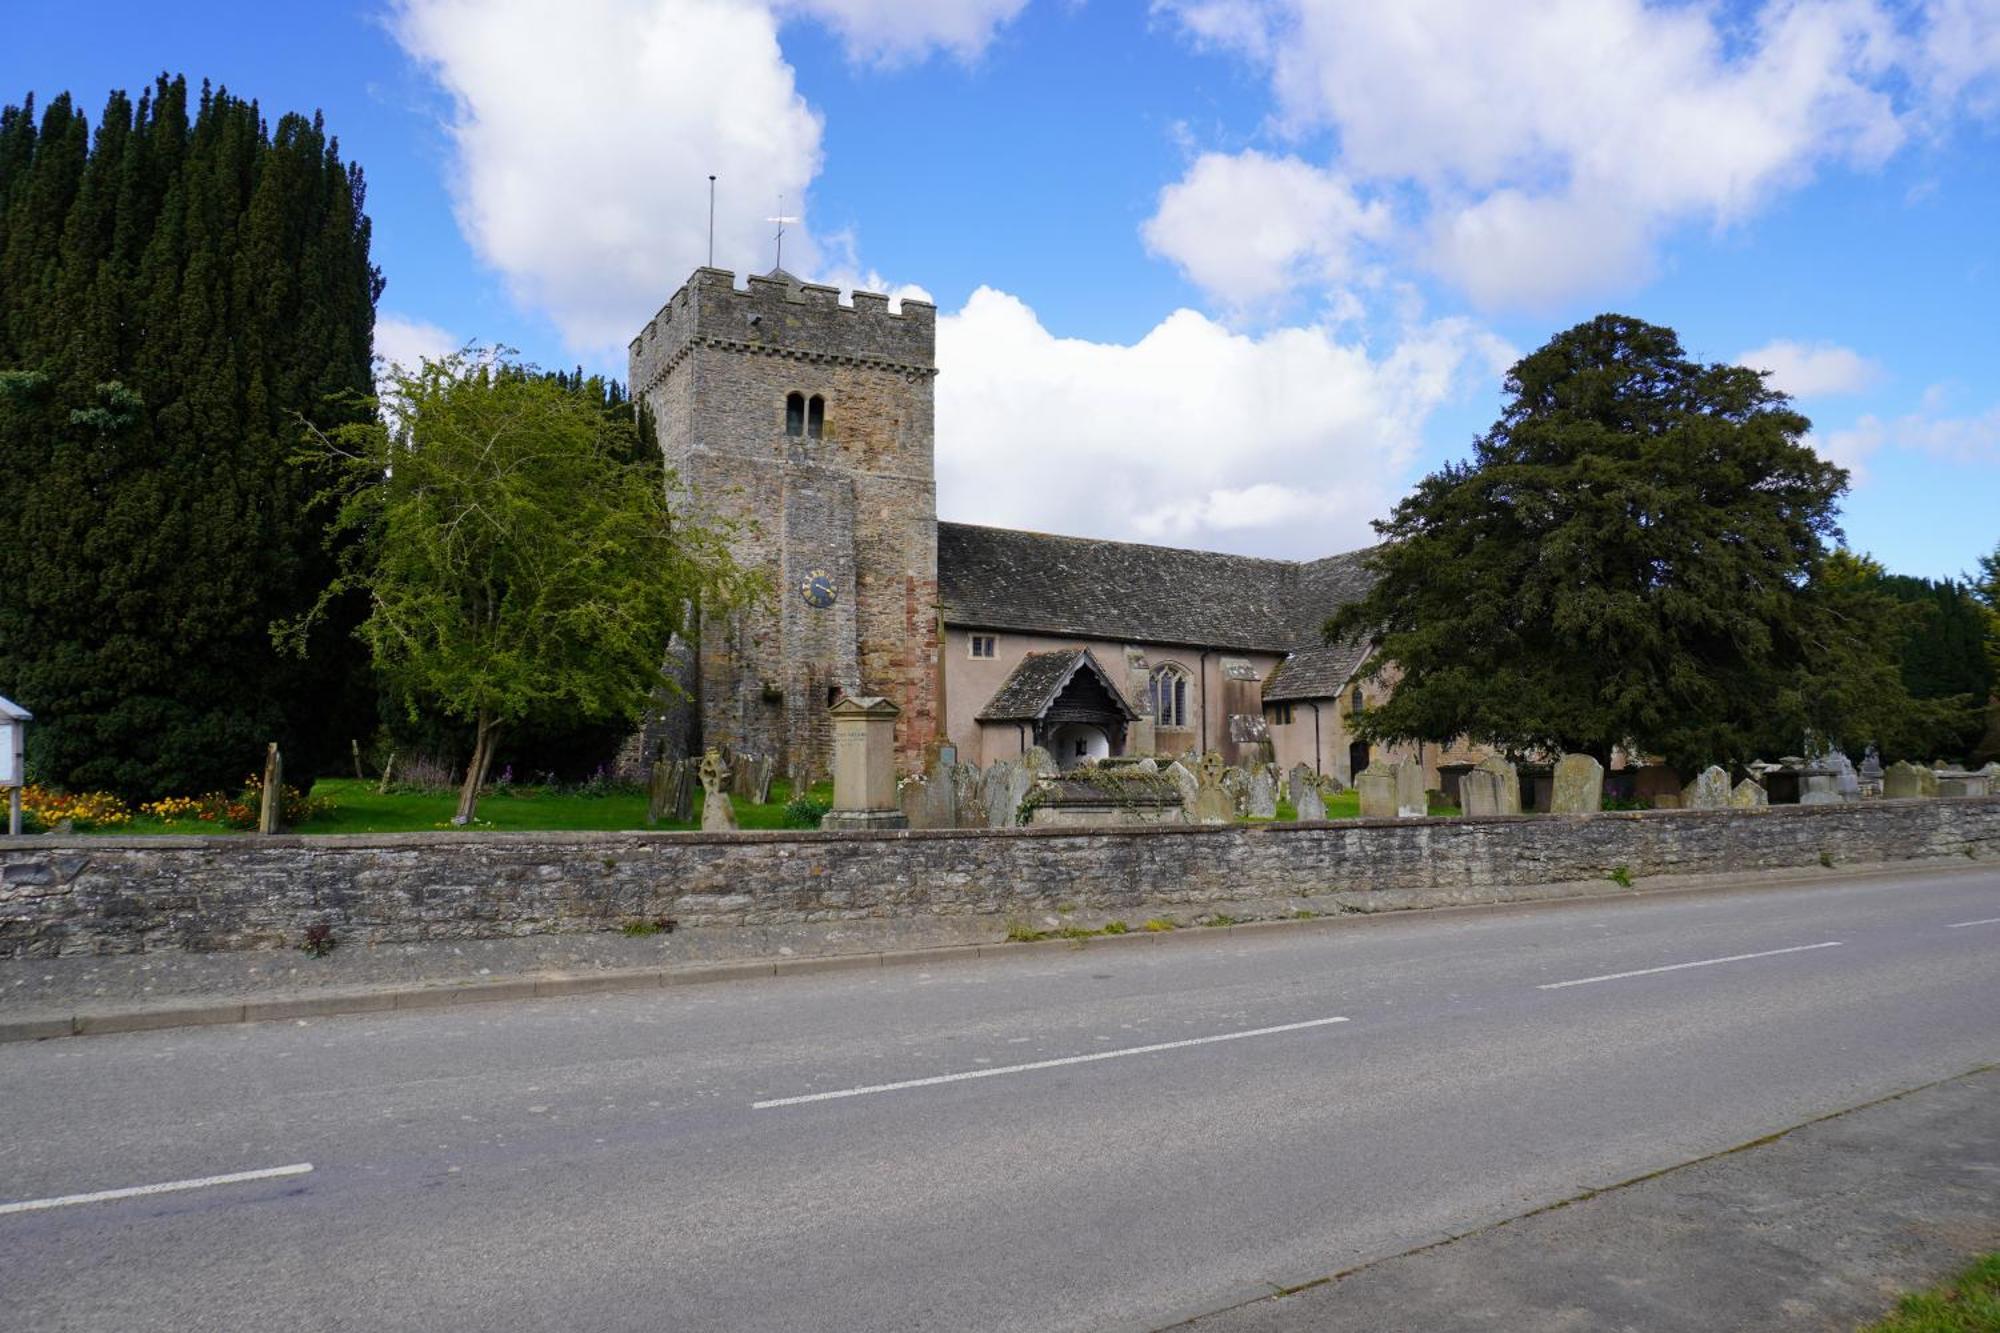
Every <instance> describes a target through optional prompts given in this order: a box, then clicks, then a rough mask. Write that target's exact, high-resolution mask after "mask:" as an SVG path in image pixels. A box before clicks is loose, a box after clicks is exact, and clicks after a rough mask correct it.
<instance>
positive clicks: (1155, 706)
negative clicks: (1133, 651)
mask: <svg viewBox="0 0 2000 1333" xmlns="http://www.w3.org/2000/svg"><path fill="white" fill-rule="evenodd" d="M1187 694H1188V678H1187V672H1185V671H1183V670H1181V669H1180V668H1179V667H1177V666H1175V665H1174V664H1173V663H1171V662H1168V663H1165V664H1163V665H1161V666H1157V667H1154V668H1153V674H1152V675H1150V676H1148V677H1147V678H1146V708H1147V711H1148V712H1150V713H1152V715H1153V722H1154V725H1156V726H1162V727H1185V726H1186V725H1187Z"/></svg>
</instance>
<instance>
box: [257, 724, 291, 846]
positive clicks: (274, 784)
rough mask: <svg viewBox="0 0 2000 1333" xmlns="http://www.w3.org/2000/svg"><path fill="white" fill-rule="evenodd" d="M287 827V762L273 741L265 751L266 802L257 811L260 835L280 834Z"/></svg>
mask: <svg viewBox="0 0 2000 1333" xmlns="http://www.w3.org/2000/svg"><path fill="white" fill-rule="evenodd" d="M284 826H285V760H284V756H282V755H280V754H279V753H278V743H277V742H276V741H272V742H271V743H270V745H268V746H267V747H265V750H264V800H263V803H262V806H261V807H260V808H259V809H258V811H257V831H258V832H259V833H280V832H283V830H284Z"/></svg>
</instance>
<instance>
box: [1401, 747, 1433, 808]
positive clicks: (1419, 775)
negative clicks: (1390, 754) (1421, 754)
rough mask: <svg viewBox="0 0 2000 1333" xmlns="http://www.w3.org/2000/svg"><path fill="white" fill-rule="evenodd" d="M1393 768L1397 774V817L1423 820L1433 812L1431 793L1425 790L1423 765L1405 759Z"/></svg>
mask: <svg viewBox="0 0 2000 1333" xmlns="http://www.w3.org/2000/svg"><path fill="white" fill-rule="evenodd" d="M1393 767H1394V771H1395V774H1396V817H1397V818H1398V819H1422V818H1423V817H1424V816H1425V815H1427V814H1429V813H1430V811H1431V802H1430V793H1428V792H1426V791H1425V790H1424V768H1423V765H1422V764H1419V763H1416V762H1414V761H1413V760H1409V759H1404V760H1400V761H1398V762H1397V763H1396V764H1395V765H1394V766H1393Z"/></svg>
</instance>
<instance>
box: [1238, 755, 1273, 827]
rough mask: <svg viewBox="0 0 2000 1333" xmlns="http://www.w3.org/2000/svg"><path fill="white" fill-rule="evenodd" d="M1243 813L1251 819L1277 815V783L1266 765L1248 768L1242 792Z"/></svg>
mask: <svg viewBox="0 0 2000 1333" xmlns="http://www.w3.org/2000/svg"><path fill="white" fill-rule="evenodd" d="M1243 813H1244V814H1246V815H1248V816H1250V818H1252V819H1276V818H1277V817H1278V784H1277V781H1276V780H1275V779H1274V778H1272V776H1271V770H1270V768H1269V767H1268V766H1267V765H1264V764H1259V765H1257V767H1256V768H1254V769H1252V770H1250V779H1249V781H1248V783H1247V784H1245V787H1244V792H1243Z"/></svg>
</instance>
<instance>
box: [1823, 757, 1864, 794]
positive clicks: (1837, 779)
mask: <svg viewBox="0 0 2000 1333" xmlns="http://www.w3.org/2000/svg"><path fill="white" fill-rule="evenodd" d="M1820 764H1821V766H1822V767H1825V768H1830V769H1832V770H1833V790H1834V792H1835V793H1836V794H1838V795H1839V797H1840V799H1841V800H1843V801H1853V800H1859V799H1860V797H1861V774H1860V771H1859V770H1857V769H1856V768H1855V767H1854V761H1853V760H1852V759H1849V758H1848V757H1847V752H1846V751H1844V750H1835V751H1834V752H1833V753H1832V754H1829V755H1827V756H1826V757H1825V758H1824V759H1821V760H1820Z"/></svg>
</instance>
